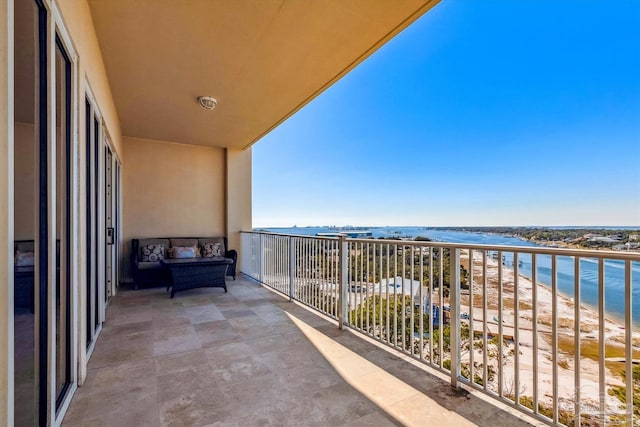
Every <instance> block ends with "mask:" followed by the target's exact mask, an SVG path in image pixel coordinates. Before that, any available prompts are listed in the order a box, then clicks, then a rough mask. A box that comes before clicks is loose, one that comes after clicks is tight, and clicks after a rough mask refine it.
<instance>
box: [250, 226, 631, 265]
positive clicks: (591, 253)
mask: <svg viewBox="0 0 640 427" xmlns="http://www.w3.org/2000/svg"><path fill="white" fill-rule="evenodd" d="M240 233H246V234H264V235H272V236H283V237H302V238H306V239H318V240H330V241H337V240H339V237H327V236H311V235H308V234H307V235H305V234H283V233H276V232H270V231H241V232H240ZM345 240H346V241H347V242H353V243H382V244H390V245H399V246H400V245H404V246H421V247H430V246H437V247H439V248H448V249H467V250H468V249H471V250H484V251H501V252H519V253H526V254H536V255H558V256H568V257H580V258H606V259H615V260H620V261H638V262H640V252H622V251H608V250H597V249H572V248H552V247H546V246H510V245H486V244H480V243H451V242H438V241H435V240H431V241H420V240H397V239H375V238H372V239H362V238H351V237H345Z"/></svg>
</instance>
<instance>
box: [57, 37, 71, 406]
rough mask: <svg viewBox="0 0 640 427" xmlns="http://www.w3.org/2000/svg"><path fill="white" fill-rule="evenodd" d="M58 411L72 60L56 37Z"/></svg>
mask: <svg viewBox="0 0 640 427" xmlns="http://www.w3.org/2000/svg"><path fill="white" fill-rule="evenodd" d="M55 71H56V75H55V83H56V91H55V94H56V102H55V106H56V123H55V124H56V137H55V141H56V174H55V179H56V187H55V188H56V198H55V208H56V221H55V227H56V229H55V236H56V245H55V246H56V257H55V259H56V283H55V289H54V295H55V302H54V309H55V356H56V357H55V365H56V366H55V373H56V375H55V378H56V412H57V411H58V409H59V408H60V405H61V404H62V401H63V399H64V397H65V395H66V393H67V391H68V389H69V385H70V384H71V302H72V300H71V256H70V255H71V251H70V248H71V242H70V231H71V223H70V221H71V215H70V213H71V170H70V168H71V162H70V158H71V61H70V59H69V55H68V54H67V52H66V51H65V48H64V46H63V44H62V42H61V40H60V39H59V38H58V37H56V49H55Z"/></svg>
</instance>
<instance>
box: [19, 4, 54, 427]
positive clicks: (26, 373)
mask: <svg viewBox="0 0 640 427" xmlns="http://www.w3.org/2000/svg"><path fill="white" fill-rule="evenodd" d="M14 13H15V25H14V31H15V34H14V40H15V42H14V43H15V45H14V46H15V47H14V48H15V52H14V57H15V61H14V67H15V69H14V76H15V79H14V95H15V96H14V99H15V105H14V111H15V114H14V119H15V122H14V245H13V246H14V260H15V261H14V319H13V320H14V322H13V323H14V348H13V349H14V387H15V389H14V390H15V394H14V414H15V425H25V426H32V425H35V424H40V425H43V424H46V420H47V399H48V393H47V353H46V351H47V325H48V322H47V320H48V313H47V299H48V290H49V288H48V280H47V271H48V244H47V241H48V227H47V221H46V220H47V217H46V214H45V215H44V216H42V215H39V209H44V212H45V213H46V212H47V194H48V188H47V183H48V179H47V177H48V174H49V169H48V167H47V166H48V165H47V161H46V159H47V157H48V153H49V146H48V138H47V135H48V123H49V122H48V116H47V105H48V92H47V88H48V84H47V82H48V76H47V63H48V56H47V44H48V38H47V11H46V10H45V8H44V6H43V4H42V3H40V2H38V1H35V0H17V1H16V2H15V8H14Z"/></svg>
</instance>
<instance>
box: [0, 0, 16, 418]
mask: <svg viewBox="0 0 640 427" xmlns="http://www.w3.org/2000/svg"><path fill="white" fill-rule="evenodd" d="M13 395H14V393H13V0H0V426H11V425H13Z"/></svg>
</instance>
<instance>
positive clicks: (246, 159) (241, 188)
mask: <svg viewBox="0 0 640 427" xmlns="http://www.w3.org/2000/svg"><path fill="white" fill-rule="evenodd" d="M225 164H226V188H225V193H226V194H225V196H226V197H225V199H226V211H225V216H226V218H225V228H226V230H225V231H226V234H227V238H228V239H229V247H230V248H231V249H235V250H237V251H238V268H239V266H240V265H242V263H241V258H242V253H241V252H240V250H241V246H242V245H241V241H240V240H241V239H240V232H241V231H251V227H252V217H251V148H248V149H246V150H233V149H230V148H227V149H226V150H225Z"/></svg>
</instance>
